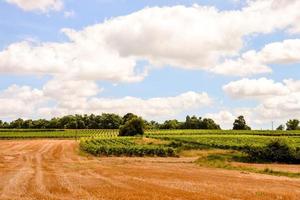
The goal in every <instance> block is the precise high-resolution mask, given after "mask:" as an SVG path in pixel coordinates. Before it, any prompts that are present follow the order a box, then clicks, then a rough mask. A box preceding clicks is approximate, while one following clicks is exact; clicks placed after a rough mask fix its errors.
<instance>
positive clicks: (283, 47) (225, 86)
mask: <svg viewBox="0 0 300 200" xmlns="http://www.w3.org/2000/svg"><path fill="white" fill-rule="evenodd" d="M299 10H300V1H299V0H290V1H286V0H244V1H243V0H198V1H196V0H195V1H193V0H177V1H174V0H172V1H171V0H151V1H149V0H148V1H147V0H118V1H117V0H89V1H78V0H0V120H4V121H10V120H13V119H17V118H24V119H28V118H32V119H37V118H46V119H50V118H52V117H57V116H63V115H68V114H91V113H94V114H101V113H105V112H109V113H117V114H120V115H123V114H125V113H127V112H133V113H136V114H138V115H140V116H142V117H144V118H145V119H148V120H157V121H159V122H162V121H164V120H166V119H175V118H176V119H179V120H184V119H185V116H186V115H197V116H201V117H209V118H213V119H214V120H215V121H216V122H217V123H219V124H220V125H221V127H222V128H225V129H228V128H232V123H233V121H234V119H235V118H236V117H237V116H239V115H244V116H245V118H246V121H247V123H248V124H249V125H250V126H252V127H253V128H255V129H271V124H272V122H274V124H275V126H278V125H280V124H283V123H285V122H286V121H287V120H288V119H291V118H300V79H299V75H300V68H299V62H300V38H299V34H300V24H299V20H300V12H299Z"/></svg>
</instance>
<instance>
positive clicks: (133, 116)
mask: <svg viewBox="0 0 300 200" xmlns="http://www.w3.org/2000/svg"><path fill="white" fill-rule="evenodd" d="M136 117H138V116H136V115H135V114H133V113H127V114H126V115H124V116H123V118H122V120H123V124H125V123H126V122H127V121H129V120H131V119H132V118H136Z"/></svg>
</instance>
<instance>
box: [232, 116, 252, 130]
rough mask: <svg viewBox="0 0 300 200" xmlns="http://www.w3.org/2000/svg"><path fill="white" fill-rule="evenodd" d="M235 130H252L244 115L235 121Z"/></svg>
mask: <svg viewBox="0 0 300 200" xmlns="http://www.w3.org/2000/svg"><path fill="white" fill-rule="evenodd" d="M233 130H251V128H250V127H249V126H248V125H247V123H246V120H245V118H244V116H242V115H241V116H239V117H238V118H237V119H236V120H234V123H233Z"/></svg>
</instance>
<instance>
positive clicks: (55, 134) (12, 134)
mask: <svg viewBox="0 0 300 200" xmlns="http://www.w3.org/2000/svg"><path fill="white" fill-rule="evenodd" d="M117 135H118V130H117V129H82V130H78V129H76V130H63V129H0V139H15V138H16V139H26V138H82V137H116V136H117ZM145 135H146V136H148V137H156V136H167V137H171V136H186V135H187V136H192V135H195V136H201V135H232V136H234V135H237V136H241V135H249V136H271V137H273V136H283V137H286V136H289V137H298V136H299V137H300V131H257V130H255V131H242V130H192V129H189V130H146V131H145Z"/></svg>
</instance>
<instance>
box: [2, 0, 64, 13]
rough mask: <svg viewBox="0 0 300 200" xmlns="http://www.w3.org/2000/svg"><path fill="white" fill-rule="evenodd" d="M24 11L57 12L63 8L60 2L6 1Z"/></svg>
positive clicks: (34, 0)
mask: <svg viewBox="0 0 300 200" xmlns="http://www.w3.org/2000/svg"><path fill="white" fill-rule="evenodd" d="M6 2H8V3H11V4H14V5H16V6H18V7H19V8H21V9H22V10H25V11H41V12H48V11H50V10H54V11H59V10H61V9H62V8H63V2H62V0H6Z"/></svg>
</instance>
